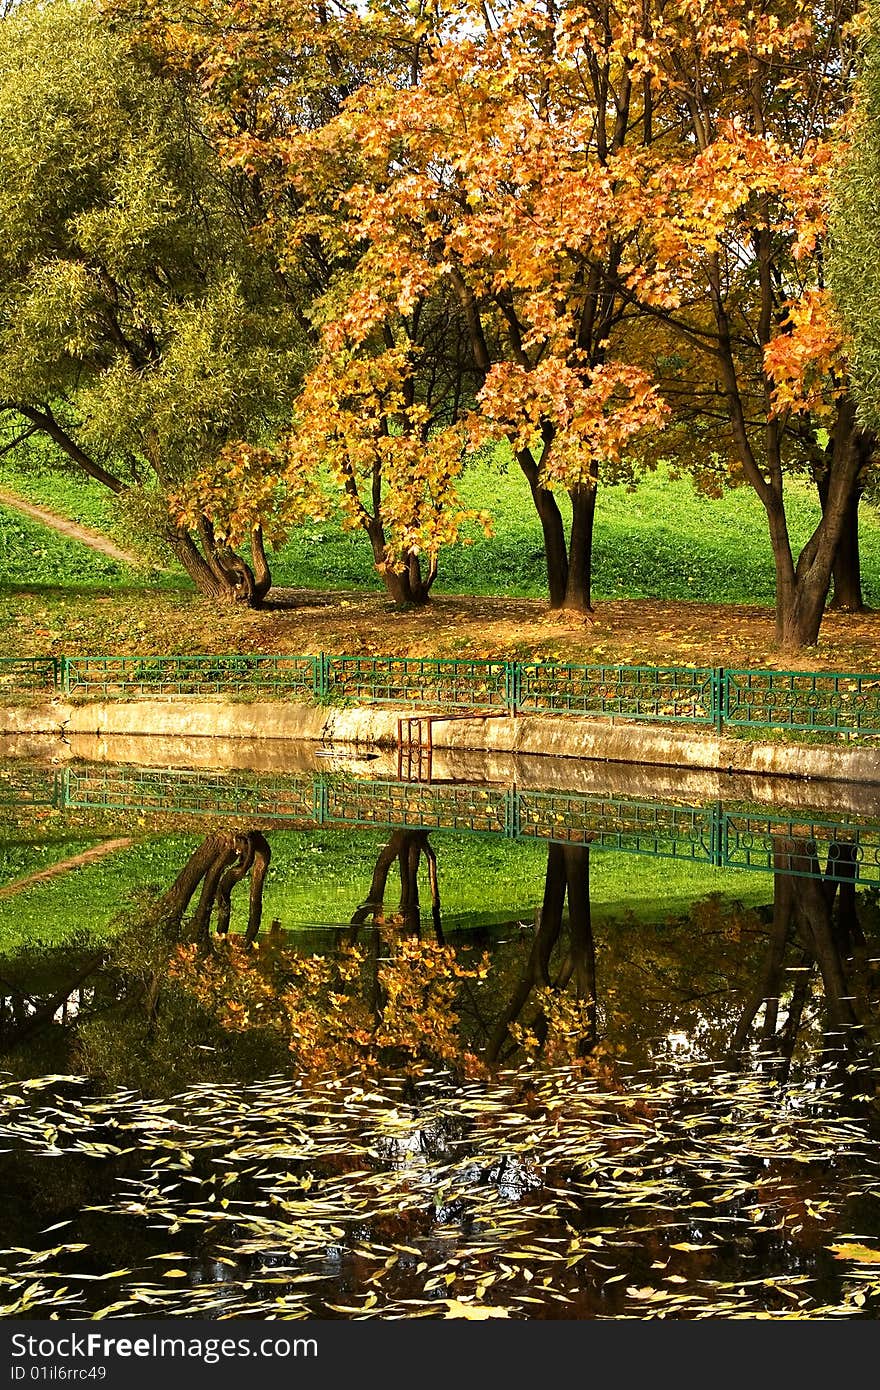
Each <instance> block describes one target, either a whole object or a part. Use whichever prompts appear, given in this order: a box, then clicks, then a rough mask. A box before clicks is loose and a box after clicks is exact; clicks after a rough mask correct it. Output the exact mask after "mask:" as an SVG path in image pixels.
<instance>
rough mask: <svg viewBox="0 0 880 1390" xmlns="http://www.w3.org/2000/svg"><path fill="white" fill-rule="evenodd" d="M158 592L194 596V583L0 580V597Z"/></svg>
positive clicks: (182, 580) (176, 580)
mask: <svg viewBox="0 0 880 1390" xmlns="http://www.w3.org/2000/svg"><path fill="white" fill-rule="evenodd" d="M157 593H160V594H162V593H164V594H167V593H171V594H176V593H179V594H186V595H188V596H190V597H195V596H196V590H195V586H194V585H193V584H192V583H191V582H190V581H189V580H188V579H185V578H183V577H181V578H177V576H174V577H173V578H170V579H167V580H164V579H163V580H162V581H159V582H156V583H151V584H34V583H25V582H23V581H22V582H20V581H18V580H13V581H3V582H0V598H2V597H3V596H4V595H7V594H34V595H37V596H39V597H41V598H106V599H111V598H121V599H125V598H141V597H145V596H146V597H149V596H150V595H153V594H157Z"/></svg>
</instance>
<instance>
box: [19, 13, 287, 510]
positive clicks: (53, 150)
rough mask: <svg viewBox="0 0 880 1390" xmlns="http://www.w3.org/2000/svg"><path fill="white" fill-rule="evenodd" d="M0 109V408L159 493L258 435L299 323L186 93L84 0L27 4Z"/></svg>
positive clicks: (278, 403) (277, 399)
mask: <svg viewBox="0 0 880 1390" xmlns="http://www.w3.org/2000/svg"><path fill="white" fill-rule="evenodd" d="M0 122H2V126H3V130H4V140H3V142H2V148H0V221H2V225H3V228H4V236H3V240H2V245H0V409H4V408H5V409H6V412H7V421H8V420H9V419H10V418H11V419H16V418H17V419H18V420H19V422H23V421H24V420H33V415H28V413H27V412H28V411H38V412H40V416H41V420H42V421H43V423H42V424H41V425H40V428H42V429H45V428H46V425H45V419H46V416H47V414H49V413H51V415H52V416H54V418H55V421H56V422H57V423H58V425H59V426H60V427H61V429H63V431H65V432H66V436H67V437H68V439H72V440H73V442H74V443H75V445H76V446H77V447H78V448H80V449H82V450H84V451H85V454H86V455H88V456H89V457H91V458H92V459H93V460H94V461H95V462H97V463H98V464H100V465H101V466H103V467H104V468H107V469H109V470H110V471H111V472H112V473H114V474H116V476H118V477H120V478H121V479H122V481H123V482H125V483H126V484H128V485H131V486H133V487H137V488H141V487H147V488H148V489H150V488H153V489H154V488H155V487H156V485H157V483H158V486H159V489H160V492H161V494H162V495H163V496H164V495H165V494H169V493H173V492H174V491H175V489H176V488H178V487H179V486H180V485H181V484H183V483H185V481H186V480H187V479H188V478H189V477H190V476H191V475H192V474H193V473H194V472H196V471H198V470H199V469H200V468H201V467H203V466H204V465H205V464H206V463H210V462H211V461H213V460H214V459H215V458H216V456H217V454H218V453H219V451H220V450H221V449H222V447H223V445H224V444H225V443H227V442H228V441H229V440H230V439H236V438H247V437H254V438H257V439H259V438H263V437H264V436H265V435H266V434H267V433H268V434H270V435H271V431H272V428H273V423H278V422H281V421H282V420H283V421H286V420H287V419H288V418H289V403H290V400H291V393H292V391H293V389H294V387H295V383H296V381H297V380H298V374H299V365H300V360H301V346H300V343H301V336H302V335H301V328H300V327H299V324H298V322H297V320H296V316H295V313H294V306H293V304H292V302H289V301H288V299H287V298H286V297H285V295H283V294H281V293H280V291H279V289H278V282H277V281H276V279H275V278H274V277H273V275H272V273H271V271H270V269H269V267H268V265H267V263H266V261H265V258H264V257H262V256H261V254H260V253H258V252H257V251H256V250H255V249H254V247H253V246H252V244H251V241H250V238H249V224H250V223H251V221H252V220H253V217H254V216H255V212H254V209H253V208H251V207H249V206H248V205H247V200H246V198H245V194H244V189H243V186H242V185H241V182H240V180H238V179H237V178H236V176H235V175H233V174H231V173H229V172H228V171H225V170H224V169H223V168H222V166H221V164H220V162H219V160H218V158H217V156H216V154H215V153H214V151H213V150H212V149H211V147H210V145H209V143H208V141H207V139H206V136H205V132H204V130H203V129H202V126H201V124H200V122H201V114H200V108H199V106H198V101H197V99H196V97H195V95H194V93H193V92H192V91H190V90H186V87H185V84H183V83H177V84H172V83H170V82H168V81H166V80H165V79H162V78H160V77H159V76H158V74H157V73H155V72H154V71H152V70H151V69H150V67H149V66H148V65H147V64H146V62H145V61H144V60H141V59H139V58H136V57H135V56H134V55H133V52H132V50H131V47H130V45H129V43H128V40H127V38H126V36H125V34H124V33H121V32H118V31H117V30H115V29H113V28H111V27H110V26H109V25H108V24H107V23H106V21H104V20H102V18H101V16H100V13H99V11H98V8H97V7H96V6H95V5H93V4H92V3H91V0H72V3H71V2H69V0H51V3H48V4H28V3H25V4H21V5H19V6H17V7H16V8H15V9H14V10H13V11H12V12H11V13H10V14H7V15H6V16H5V17H4V18H3V19H2V21H0ZM294 297H295V296H294ZM57 442H58V440H57V439H56V443H57ZM62 447H66V446H65V445H63V443H62ZM28 461H29V458H28V456H23V464H24V466H27V463H28ZM165 521H166V524H167V516H166V518H165Z"/></svg>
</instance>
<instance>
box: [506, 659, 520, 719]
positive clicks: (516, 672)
mask: <svg viewBox="0 0 880 1390" xmlns="http://www.w3.org/2000/svg"><path fill="white" fill-rule="evenodd" d="M521 690H522V671H521V669H520V663H519V662H518V661H505V663H504V693H505V696H506V698H507V713H508V714H509V715H512V716H513V717H514V718H516V716H517V714H518V713H519V702H520V691H521Z"/></svg>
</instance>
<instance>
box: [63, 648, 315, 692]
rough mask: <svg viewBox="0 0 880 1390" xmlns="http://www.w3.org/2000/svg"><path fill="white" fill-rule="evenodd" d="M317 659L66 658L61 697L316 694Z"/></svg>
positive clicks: (233, 657)
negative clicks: (244, 693)
mask: <svg viewBox="0 0 880 1390" xmlns="http://www.w3.org/2000/svg"><path fill="white" fill-rule="evenodd" d="M320 660H321V659H320V657H316V656H258V655H250V654H247V655H240V656H238V655H236V656H202V655H198V656H69V657H62V658H61V663H60V672H59V677H60V684H61V688H62V690H63V692H64V693H65V695H83V694H87V695H102V696H104V697H105V698H113V697H115V696H120V695H130V694H147V695H213V694H221V693H223V692H225V691H235V692H238V693H240V692H242V691H258V690H266V691H270V692H273V693H275V694H279V695H290V694H305V695H317V694H320V693H321V692H320V674H319V670H320Z"/></svg>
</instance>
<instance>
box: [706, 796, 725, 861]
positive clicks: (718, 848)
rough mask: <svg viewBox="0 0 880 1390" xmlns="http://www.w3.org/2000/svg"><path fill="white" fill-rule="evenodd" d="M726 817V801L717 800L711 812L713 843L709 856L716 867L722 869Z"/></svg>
mask: <svg viewBox="0 0 880 1390" xmlns="http://www.w3.org/2000/svg"><path fill="white" fill-rule="evenodd" d="M724 817H725V811H724V802H723V801H716V802H715V803H714V804H713V806H712V812H711V831H710V835H711V844H710V847H709V856H710V858H711V861H712V865H713V867H714V868H716V869H720V868H722V867H723V865H724V855H725V844H724Z"/></svg>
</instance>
